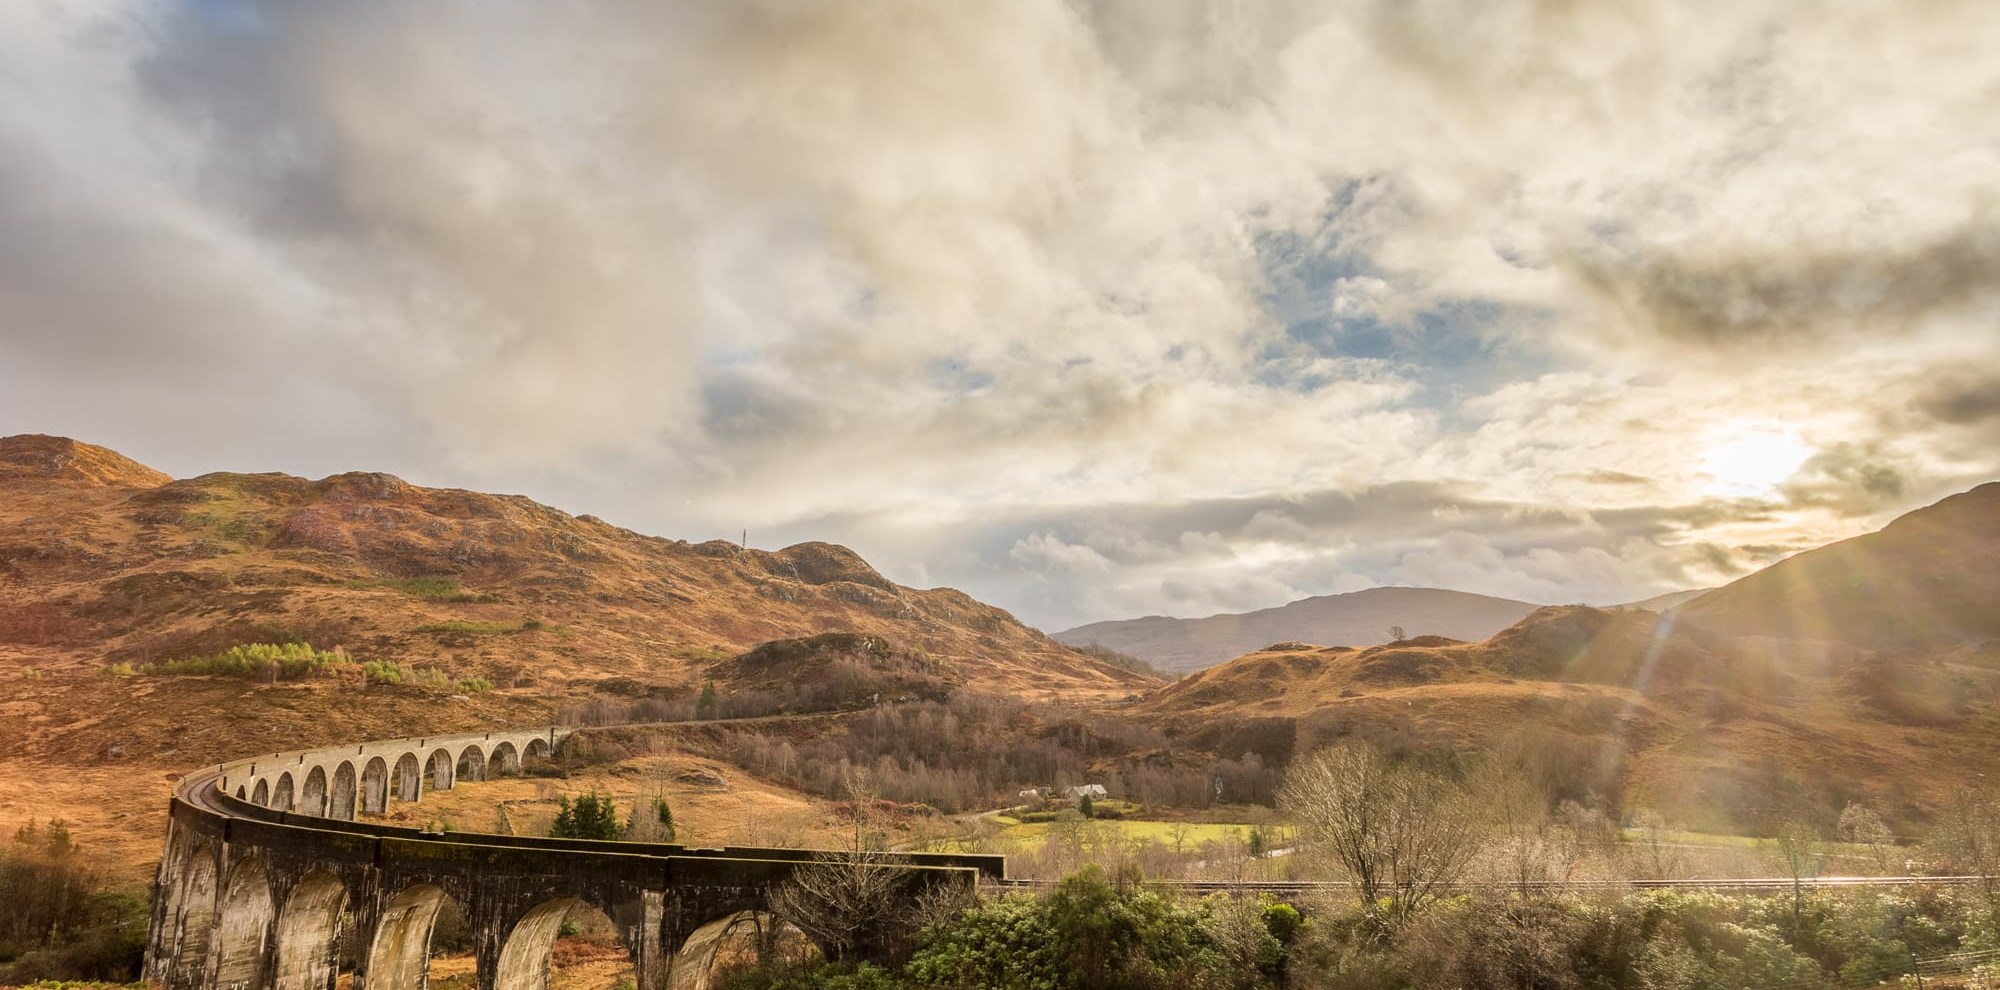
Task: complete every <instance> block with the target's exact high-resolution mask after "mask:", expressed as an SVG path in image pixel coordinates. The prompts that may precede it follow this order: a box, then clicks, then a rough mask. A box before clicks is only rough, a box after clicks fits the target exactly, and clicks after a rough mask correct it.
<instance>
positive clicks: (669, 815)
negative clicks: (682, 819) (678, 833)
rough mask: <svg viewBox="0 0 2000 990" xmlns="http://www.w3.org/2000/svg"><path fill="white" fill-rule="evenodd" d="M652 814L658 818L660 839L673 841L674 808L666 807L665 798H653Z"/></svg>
mask: <svg viewBox="0 0 2000 990" xmlns="http://www.w3.org/2000/svg"><path fill="white" fill-rule="evenodd" d="M653 814H654V816H655V817H657V818H659V820H660V841H661V842H672V841H674V809H672V808H669V807H667V799H666V798H654V799H653Z"/></svg>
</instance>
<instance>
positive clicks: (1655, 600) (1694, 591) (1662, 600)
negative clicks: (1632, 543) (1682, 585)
mask: <svg viewBox="0 0 2000 990" xmlns="http://www.w3.org/2000/svg"><path fill="white" fill-rule="evenodd" d="M1714 590H1715V589H1713V588H1691V589H1689V590H1687V591H1669V592H1667V593H1666V594H1664V595H1654V596H1653V597H1651V598H1641V599H1639V600H1638V601H1636V602H1626V603H1625V604H1623V605H1613V606H1611V607H1612V608H1637V609H1644V610H1646V611H1648V612H1665V611H1667V610H1668V609H1673V608H1679V607H1680V606H1682V605H1685V604H1687V603H1688V602H1691V601H1694V600H1695V599H1697V598H1700V597H1701V596H1703V595H1706V594H1708V593H1709V592H1711V591H1714Z"/></svg>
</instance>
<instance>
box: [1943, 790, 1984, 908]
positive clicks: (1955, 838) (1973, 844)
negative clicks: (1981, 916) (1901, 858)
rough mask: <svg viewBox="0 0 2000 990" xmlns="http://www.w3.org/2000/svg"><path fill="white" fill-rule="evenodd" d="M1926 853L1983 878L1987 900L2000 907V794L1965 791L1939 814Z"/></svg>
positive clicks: (1959, 793) (1959, 869)
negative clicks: (1997, 875) (1997, 881)
mask: <svg viewBox="0 0 2000 990" xmlns="http://www.w3.org/2000/svg"><path fill="white" fill-rule="evenodd" d="M1925 847H1926V849H1925V851H1926V852H1928V853H1929V854H1930V856H1931V858H1932V859H1934V860H1936V861H1937V862H1938V863H1940V864H1942V865H1944V866H1945V867H1947V868H1948V869H1950V870H1952V871H1954V872H1957V873H1965V874H1971V875H1975V876H1979V877H1981V878H1983V880H1984V888H1985V891H1986V897H1987V899H1988V900H1989V901H1991V902H1993V903H1994V904H1995V905H2000V885H1996V882H1995V881H1996V879H2000V878H1996V874H2000V795H1995V794H1994V793H1993V792H1992V791H1987V790H1983V789H1982V790H1970V789H1968V790H1961V791H1959V792H1958V793H1957V794H1956V795H1954V796H1953V798H1952V801H1951V804H1949V805H1947V806H1945V809H1944V812H1943V813H1942V814H1940V815H1938V819H1937V823H1936V824H1935V825H1933V826H1932V827H1931V834H1930V838H1929V840H1928V841H1927V842H1926V843H1925Z"/></svg>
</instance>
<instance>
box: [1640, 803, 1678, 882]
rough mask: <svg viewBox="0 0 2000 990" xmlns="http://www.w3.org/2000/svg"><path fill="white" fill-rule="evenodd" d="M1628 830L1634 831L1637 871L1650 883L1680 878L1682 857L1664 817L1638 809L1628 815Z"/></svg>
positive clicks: (1655, 812)
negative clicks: (1629, 816) (1630, 816)
mask: <svg viewBox="0 0 2000 990" xmlns="http://www.w3.org/2000/svg"><path fill="white" fill-rule="evenodd" d="M1632 827H1633V829H1635V830H1636V831H1637V832H1638V838H1637V841H1636V845H1637V848H1638V851H1639V860H1640V863H1639V872H1641V873H1644V874H1646V878H1647V879H1650V880H1678V879H1680V875H1681V872H1682V867H1683V862H1682V860H1683V857H1682V854H1681V849H1680V846H1679V845H1678V844H1677V843H1675V842H1674V841H1673V839H1674V835H1673V831H1674V829H1673V826H1672V825H1670V824H1668V823H1667V819H1666V817H1665V816H1663V815H1661V814H1660V813H1659V812H1657V811H1654V810H1653V809H1651V808H1640V809H1638V810H1636V811H1634V812H1632Z"/></svg>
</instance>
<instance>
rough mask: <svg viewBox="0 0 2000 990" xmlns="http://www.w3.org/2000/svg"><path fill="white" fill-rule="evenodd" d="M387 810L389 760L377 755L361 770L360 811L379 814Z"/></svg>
mask: <svg viewBox="0 0 2000 990" xmlns="http://www.w3.org/2000/svg"><path fill="white" fill-rule="evenodd" d="M387 810H389V761H388V760H385V759H383V758H381V757H379V756H377V757H375V758H373V759H371V760H369V761H368V764H367V765H366V766H365V767H363V768H362V770H361V811H362V813H363V814H368V815H379V814H381V813H383V812H385V811H387Z"/></svg>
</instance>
